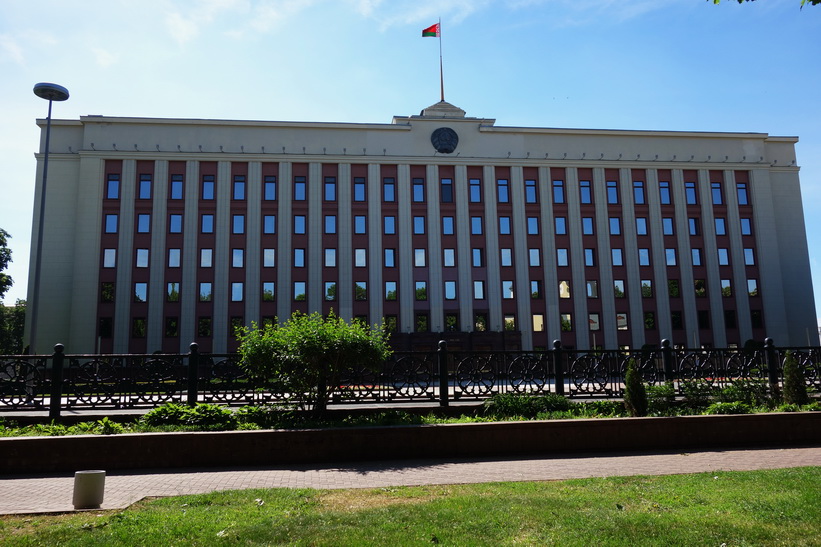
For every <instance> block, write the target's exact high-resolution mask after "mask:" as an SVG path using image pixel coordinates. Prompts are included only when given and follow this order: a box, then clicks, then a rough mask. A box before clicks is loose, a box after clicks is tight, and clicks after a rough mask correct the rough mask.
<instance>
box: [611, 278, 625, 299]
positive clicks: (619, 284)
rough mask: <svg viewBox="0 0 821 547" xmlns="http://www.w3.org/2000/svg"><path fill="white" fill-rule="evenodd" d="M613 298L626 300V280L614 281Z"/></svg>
mask: <svg viewBox="0 0 821 547" xmlns="http://www.w3.org/2000/svg"><path fill="white" fill-rule="evenodd" d="M613 296H614V297H615V298H624V279H614V280H613Z"/></svg>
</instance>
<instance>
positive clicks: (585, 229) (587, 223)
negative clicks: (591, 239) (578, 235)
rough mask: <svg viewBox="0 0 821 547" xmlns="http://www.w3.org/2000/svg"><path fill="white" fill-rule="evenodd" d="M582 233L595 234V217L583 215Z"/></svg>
mask: <svg viewBox="0 0 821 547" xmlns="http://www.w3.org/2000/svg"><path fill="white" fill-rule="evenodd" d="M582 234H583V235H586V236H592V235H593V217H582Z"/></svg>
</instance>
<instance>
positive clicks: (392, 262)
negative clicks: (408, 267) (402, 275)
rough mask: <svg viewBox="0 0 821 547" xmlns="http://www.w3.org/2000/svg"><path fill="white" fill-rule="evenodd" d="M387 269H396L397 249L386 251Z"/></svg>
mask: <svg viewBox="0 0 821 547" xmlns="http://www.w3.org/2000/svg"><path fill="white" fill-rule="evenodd" d="M385 267H386V268H395V267H396V249H385Z"/></svg>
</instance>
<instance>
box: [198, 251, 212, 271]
mask: <svg viewBox="0 0 821 547" xmlns="http://www.w3.org/2000/svg"><path fill="white" fill-rule="evenodd" d="M213 263H214V250H213V249H200V268H210V267H211V266H212V265H213Z"/></svg>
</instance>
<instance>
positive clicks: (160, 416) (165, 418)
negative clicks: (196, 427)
mask: <svg viewBox="0 0 821 547" xmlns="http://www.w3.org/2000/svg"><path fill="white" fill-rule="evenodd" d="M188 412H189V411H188V407H187V406H184V405H181V404H177V403H165V404H164V405H160V406H158V407H157V408H153V409H151V410H149V411H148V412H146V413H145V414H144V415H143V417H142V419H141V420H140V421H141V422H142V423H143V424H145V425H149V426H161V425H183V424H185V423H186V422H185V420H186V417H187V416H188Z"/></svg>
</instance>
